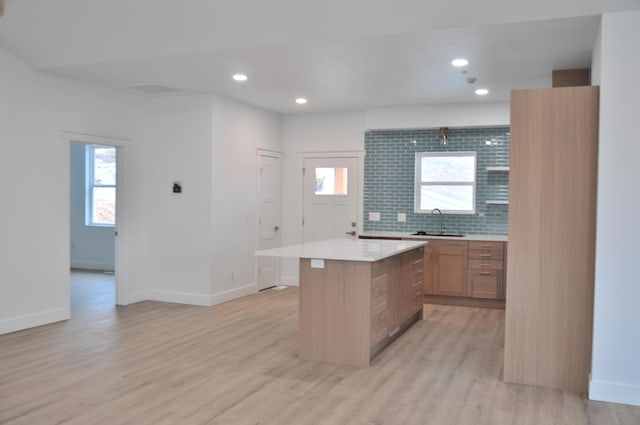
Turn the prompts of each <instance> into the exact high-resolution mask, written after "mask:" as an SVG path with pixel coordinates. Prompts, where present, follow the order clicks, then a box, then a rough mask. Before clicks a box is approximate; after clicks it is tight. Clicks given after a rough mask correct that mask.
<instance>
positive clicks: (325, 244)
mask: <svg viewBox="0 0 640 425" xmlns="http://www.w3.org/2000/svg"><path fill="white" fill-rule="evenodd" d="M427 243H428V242H426V241H409V240H377V239H329V240H324V241H317V242H308V243H302V244H297V245H288V246H283V247H280V248H272V249H265V250H262V251H256V252H255V254H256V255H259V256H270V257H289V258H310V259H322V260H340V261H366V262H375V261H379V260H383V259H385V258H388V257H393V256H394V255H398V254H402V253H403V252H407V251H411V250H413V249H416V248H420V247H422V246H425V245H427Z"/></svg>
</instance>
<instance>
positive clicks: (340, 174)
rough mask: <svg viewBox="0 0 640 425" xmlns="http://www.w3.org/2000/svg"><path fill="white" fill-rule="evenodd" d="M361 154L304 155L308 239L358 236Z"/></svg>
mask: <svg viewBox="0 0 640 425" xmlns="http://www.w3.org/2000/svg"><path fill="white" fill-rule="evenodd" d="M358 178H359V170H358V158H305V159H304V197H303V198H304V208H303V210H304V211H303V214H304V216H303V225H304V241H305V242H312V241H319V240H326V239H334V238H349V237H355V236H356V231H357V221H358Z"/></svg>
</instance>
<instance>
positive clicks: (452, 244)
mask: <svg viewBox="0 0 640 425" xmlns="http://www.w3.org/2000/svg"><path fill="white" fill-rule="evenodd" d="M468 246H469V243H468V242H467V241H451V240H447V239H429V245H427V247H428V248H458V249H467V248H468Z"/></svg>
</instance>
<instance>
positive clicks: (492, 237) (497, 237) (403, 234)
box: [359, 232, 508, 242]
mask: <svg viewBox="0 0 640 425" xmlns="http://www.w3.org/2000/svg"><path fill="white" fill-rule="evenodd" d="M411 233H415V232H362V233H360V235H359V236H366V237H370V238H402V239H411V240H427V239H450V240H454V241H489V242H507V241H508V237H507V236H506V235H464V236H462V237H455V236H424V235H412V234H411Z"/></svg>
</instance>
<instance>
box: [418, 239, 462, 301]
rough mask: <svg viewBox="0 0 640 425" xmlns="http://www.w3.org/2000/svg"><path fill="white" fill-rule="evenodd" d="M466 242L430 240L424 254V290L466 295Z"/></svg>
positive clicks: (434, 292)
mask: <svg viewBox="0 0 640 425" xmlns="http://www.w3.org/2000/svg"><path fill="white" fill-rule="evenodd" d="M467 251H468V250H467V242H466V241H449V240H430V241H429V245H428V248H427V249H426V250H425V256H424V263H425V264H424V275H425V277H424V280H423V282H424V291H425V293H426V294H430V295H449V296H457V297H465V296H466V295H467Z"/></svg>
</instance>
